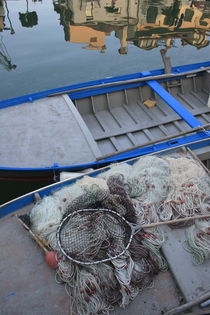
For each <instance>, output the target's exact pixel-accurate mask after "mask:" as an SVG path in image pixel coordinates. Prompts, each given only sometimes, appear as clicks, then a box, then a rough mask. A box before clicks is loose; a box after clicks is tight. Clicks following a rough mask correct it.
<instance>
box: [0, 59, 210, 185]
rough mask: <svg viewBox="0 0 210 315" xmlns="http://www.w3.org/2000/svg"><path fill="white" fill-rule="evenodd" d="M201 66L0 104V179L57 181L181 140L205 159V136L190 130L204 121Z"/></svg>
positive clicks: (209, 75)
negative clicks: (149, 105) (63, 177)
mask: <svg viewBox="0 0 210 315" xmlns="http://www.w3.org/2000/svg"><path fill="white" fill-rule="evenodd" d="M209 69H210V62H206V63H200V64H193V65H187V66H180V67H175V68H173V73H172V74H167V75H165V74H164V70H163V69H161V70H154V71H151V72H141V73H136V74H132V75H126V76H121V77H113V78H108V79H102V80H97V81H91V82H86V83H81V84H77V85H72V86H68V87H62V88H59V89H54V90H48V91H43V92H40V93H34V94H30V95H25V96H21V97H17V98H14V99H9V100H4V101H0V108H1V114H2V115H1V121H0V123H1V126H2V130H3V131H4V132H3V133H2V135H1V144H2V145H1V149H2V154H1V157H0V165H1V167H0V181H1V182H4V181H13V182H17V181H19V182H26V181H27V182H43V183H44V182H45V183H46V182H47V181H57V180H59V177H60V173H61V172H65V171H68V172H77V171H81V170H84V169H88V168H93V169H98V168H100V167H103V166H105V165H108V164H109V163H112V162H115V161H121V160H125V159H128V158H132V157H135V156H138V155H145V154H149V153H155V152H158V151H162V150H165V149H168V148H173V147H179V146H182V145H189V146H190V147H191V148H192V149H193V150H197V152H198V155H199V157H200V158H201V159H202V160H208V159H209V158H210V155H208V152H209V148H208V146H209V142H208V141H209V139H210V137H209V134H208V132H202V131H200V130H199V129H196V128H199V127H202V126H205V125H208V124H209V123H210V108H209V107H208V106H207V105H208V98H209V93H210V90H209V86H210V83H209V82H210V72H209ZM62 93H64V95H61V94H62ZM151 99H152V101H154V103H155V105H154V106H153V107H152V108H150V107H148V105H145V104H146V101H148V100H151ZM13 126H15V128H13ZM13 129H14V130H15V133H14V132H13ZM194 131H196V132H194ZM185 132H186V134H184V133H185ZM204 140H206V142H205V141H204ZM201 147H202V149H201Z"/></svg>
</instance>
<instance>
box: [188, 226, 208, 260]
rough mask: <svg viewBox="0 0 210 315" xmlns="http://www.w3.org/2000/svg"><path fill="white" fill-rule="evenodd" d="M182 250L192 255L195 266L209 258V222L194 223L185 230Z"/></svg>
mask: <svg viewBox="0 0 210 315" xmlns="http://www.w3.org/2000/svg"><path fill="white" fill-rule="evenodd" d="M185 234H186V241H185V243H184V248H185V249H186V250H187V251H189V252H190V253H191V254H192V257H193V262H194V264H195V265H200V264H202V263H203V262H204V261H205V260H207V259H209V258H210V221H208V220H205V221H196V222H195V224H194V225H192V226H191V227H189V228H188V229H187V230H186V233H185Z"/></svg>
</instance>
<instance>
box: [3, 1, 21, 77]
mask: <svg viewBox="0 0 210 315" xmlns="http://www.w3.org/2000/svg"><path fill="white" fill-rule="evenodd" d="M6 14H7V21H8V23H9V26H7V25H6V22H5V15H6ZM3 31H10V34H11V35H13V34H15V31H14V28H13V26H12V22H11V19H10V16H9V9H8V6H7V1H6V0H5V1H3V0H0V32H3ZM0 65H1V66H3V67H4V68H5V69H6V70H8V71H10V70H14V69H16V67H17V66H16V65H15V64H13V63H12V61H11V58H10V56H9V53H8V50H7V48H6V46H5V44H4V42H3V37H2V35H1V34H0Z"/></svg>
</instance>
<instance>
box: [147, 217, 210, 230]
mask: <svg viewBox="0 0 210 315" xmlns="http://www.w3.org/2000/svg"><path fill="white" fill-rule="evenodd" d="M207 218H210V214H205V215H195V216H194V217H186V218H181V219H176V220H168V221H164V222H156V223H151V224H147V225H143V226H142V227H143V228H144V229H145V228H152V227H155V226H160V225H166V224H172V223H180V222H185V221H190V220H198V219H207Z"/></svg>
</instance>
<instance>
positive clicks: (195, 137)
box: [0, 131, 210, 172]
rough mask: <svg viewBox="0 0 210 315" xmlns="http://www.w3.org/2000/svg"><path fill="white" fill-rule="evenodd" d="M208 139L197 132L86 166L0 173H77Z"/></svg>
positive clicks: (203, 134)
mask: <svg viewBox="0 0 210 315" xmlns="http://www.w3.org/2000/svg"><path fill="white" fill-rule="evenodd" d="M207 139H210V132H209V131H206V132H198V133H196V134H193V135H190V136H186V137H182V138H175V139H173V140H171V141H166V142H162V143H157V144H155V145H150V146H145V147H142V148H139V149H134V150H130V151H128V152H126V153H121V154H117V155H114V156H112V157H109V158H106V159H104V160H101V161H96V162H92V163H87V164H78V165H67V166H58V167H54V166H51V167H45V168H13V167H0V171H9V172H14V171H29V172H40V171H52V172H53V171H58V172H63V171H79V170H84V169H87V168H99V167H102V166H103V165H106V164H108V163H112V162H117V161H122V160H125V159H131V158H133V157H137V156H141V155H146V154H150V153H156V152H158V151H160V150H166V149H170V148H175V147H177V146H180V145H187V144H189V143H190V142H195V141H199V140H207Z"/></svg>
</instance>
